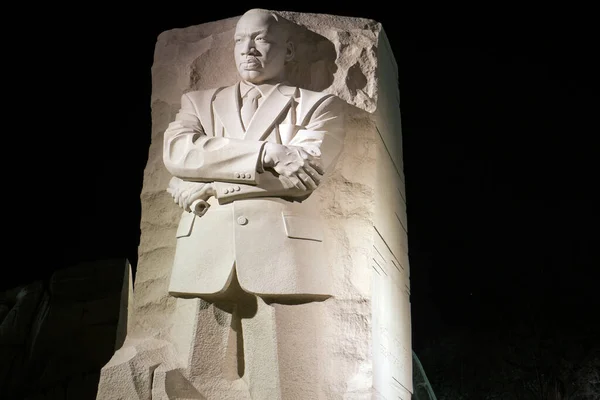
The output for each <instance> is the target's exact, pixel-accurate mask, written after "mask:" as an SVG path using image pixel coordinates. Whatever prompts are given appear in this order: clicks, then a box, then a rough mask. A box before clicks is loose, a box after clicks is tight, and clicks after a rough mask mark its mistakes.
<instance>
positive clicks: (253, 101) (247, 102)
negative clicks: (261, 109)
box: [241, 88, 260, 129]
mask: <svg viewBox="0 0 600 400" xmlns="http://www.w3.org/2000/svg"><path fill="white" fill-rule="evenodd" d="M259 97H260V91H259V90H258V89H256V88H252V89H250V91H249V92H248V93H247V94H246V96H245V97H244V103H243V105H242V111H241V112H242V122H243V123H244V129H248V125H249V124H250V120H251V119H252V116H253V115H254V113H255V112H256V109H257V108H258V98H259Z"/></svg>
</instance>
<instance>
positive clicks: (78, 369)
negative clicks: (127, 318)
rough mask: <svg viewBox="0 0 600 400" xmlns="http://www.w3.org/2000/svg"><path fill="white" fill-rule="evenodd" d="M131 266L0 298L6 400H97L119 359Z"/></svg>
mask: <svg viewBox="0 0 600 400" xmlns="http://www.w3.org/2000/svg"><path fill="white" fill-rule="evenodd" d="M126 266H127V264H126V261H125V260H104V261H97V262H90V263H83V264H80V265H76V266H74V267H70V268H66V269H62V270H59V271H57V272H55V273H54V275H53V276H52V277H51V279H50V281H49V282H46V284H44V283H43V282H41V281H38V282H34V283H31V284H28V285H25V286H20V287H17V288H14V289H12V290H9V291H7V292H4V293H0V304H2V306H3V307H1V308H0V309H3V310H5V312H4V313H3V314H4V316H2V315H0V398H2V399H48V400H49V399H56V400H63V399H82V400H83V399H93V398H94V397H95V394H96V391H97V386H98V379H99V376H100V369H101V368H102V367H103V366H104V365H105V364H106V363H107V361H108V360H110V357H111V356H112V354H113V353H114V351H115V339H116V337H117V324H118V321H119V318H120V315H119V313H120V303H121V300H122V299H121V291H122V288H121V285H122V284H123V272H124V271H125V270H126Z"/></svg>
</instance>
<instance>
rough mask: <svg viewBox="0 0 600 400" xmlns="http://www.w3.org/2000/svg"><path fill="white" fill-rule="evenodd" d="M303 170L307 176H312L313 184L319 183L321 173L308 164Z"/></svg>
mask: <svg viewBox="0 0 600 400" xmlns="http://www.w3.org/2000/svg"><path fill="white" fill-rule="evenodd" d="M304 171H305V172H306V173H307V174H308V176H310V177H311V178H312V180H313V181H315V184H316V185H317V186H319V185H320V184H321V177H322V175H321V174H319V173H318V172H317V171H316V170H315V169H314V168H313V167H311V166H310V165H305V166H304Z"/></svg>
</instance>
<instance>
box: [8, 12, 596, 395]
mask: <svg viewBox="0 0 600 400" xmlns="http://www.w3.org/2000/svg"><path fill="white" fill-rule="evenodd" d="M222 4H225V3H222ZM304 4H305V5H302V6H291V5H290V6H285V7H281V6H278V5H276V4H274V3H273V2H263V3H256V4H248V5H247V6H244V7H241V6H229V5H227V7H222V8H220V9H218V8H216V7H219V3H215V6H214V7H215V8H213V9H211V10H208V9H206V8H205V6H204V5H203V4H202V3H196V4H195V5H194V4H192V3H187V4H184V3H177V4H173V5H170V4H168V3H164V4H163V6H162V8H161V9H159V8H156V7H157V6H153V7H152V8H151V9H148V10H145V9H143V8H140V9H138V10H136V11H135V12H134V10H125V9H121V8H119V7H117V6H110V7H109V6H102V5H100V4H97V5H96V7H99V8H98V9H96V10H84V9H81V10H77V9H74V10H73V9H70V10H69V12H73V13H75V16H71V17H67V15H66V14H64V15H63V16H62V17H60V18H59V19H56V20H50V19H49V20H48V21H47V22H46V24H44V28H43V29H42V30H43V32H39V33H38V34H36V35H37V39H36V40H35V43H36V44H35V45H34V44H32V42H31V41H30V40H26V39H25V38H24V37H23V38H22V41H21V42H20V43H21V44H20V45H18V46H17V47H18V48H16V49H15V50H14V52H13V53H11V54H13V57H12V58H11V59H12V63H13V67H14V68H15V69H16V70H17V71H18V72H19V73H20V75H19V76H22V77H23V78H22V79H21V80H20V82H21V84H22V85H24V86H22V87H20V88H19V89H18V90H19V92H21V96H23V98H22V99H21V100H18V102H17V107H16V108H17V109H18V112H19V113H22V115H21V116H20V117H19V120H20V122H19V121H13V123H15V126H16V127H17V129H16V131H14V133H12V134H10V135H9V133H8V132H6V131H5V132H4V134H5V135H9V136H10V138H9V141H10V142H11V144H10V146H11V148H10V151H9V153H10V155H11V159H12V157H15V158H16V159H17V160H20V161H17V162H16V163H15V162H11V164H12V165H11V166H10V167H9V169H8V170H7V172H6V173H7V174H10V175H11V176H12V178H11V180H12V182H13V183H11V184H9V185H8V186H9V187H11V188H10V189H8V200H9V201H12V202H13V203H15V214H14V215H11V216H9V217H10V218H16V221H17V222H16V223H15V226H17V228H14V230H18V234H17V236H16V237H17V238H21V239H17V241H16V242H18V243H19V246H21V247H22V246H28V248H27V250H26V251H23V250H22V249H21V247H19V246H14V247H13V248H9V249H7V251H8V253H11V256H10V259H14V260H17V261H12V262H11V264H12V265H15V264H14V263H15V262H16V263H17V264H18V266H19V267H18V268H16V269H14V272H13V273H11V274H9V275H8V276H5V278H6V279H4V280H2V285H1V287H0V291H1V290H4V289H8V288H10V287H13V286H16V285H19V284H22V283H26V282H29V281H31V280H35V279H43V278H45V277H47V276H48V275H49V274H50V273H51V272H52V271H53V270H55V269H58V268H61V267H64V266H67V265H72V264H75V263H77V262H80V261H83V260H91V259H97V258H109V257H128V258H129V259H130V260H131V261H132V262H134V263H135V262H136V252H137V244H138V240H139V218H140V203H139V193H140V190H141V184H142V172H143V168H144V166H145V161H146V159H145V157H146V154H147V149H148V145H149V140H150V126H151V121H150V93H151V86H150V77H151V71H150V68H151V65H152V58H153V50H154V44H155V41H156V37H157V35H158V34H159V33H160V32H162V31H164V30H167V29H172V28H177V27H185V26H189V25H194V24H200V23H203V22H208V21H211V20H217V19H221V18H227V17H232V16H236V15H240V14H242V13H243V12H244V11H245V10H246V9H248V8H251V7H264V8H273V9H285V10H289V11H300V12H316V13H331V14H339V15H348V16H357V17H364V18H372V19H375V20H377V21H379V22H381V23H382V24H383V27H384V29H385V30H386V33H387V34H388V36H389V40H390V42H391V46H392V48H393V51H394V53H395V57H396V60H397V62H398V65H399V75H400V82H399V85H400V97H401V114H402V125H403V143H404V159H405V165H404V172H405V175H406V193H407V201H408V208H407V212H408V231H409V234H408V237H409V253H410V264H411V265H410V267H411V286H412V294H411V302H412V318H413V321H412V323H413V346H414V349H415V351H416V352H417V354H418V355H419V356H420V357H421V358H422V361H423V364H424V367H425V370H426V372H427V373H428V374H429V375H430V379H431V381H432V385H433V387H434V390H436V393H438V397H439V395H440V394H441V393H442V392H444V393H446V391H447V390H450V389H447V386H444V385H450V386H451V385H452V384H449V383H448V382H446V381H444V382H442V381H443V379H442V378H444V379H448V380H451V379H450V377H449V375H448V373H445V372H444V370H443V368H442V366H441V365H443V364H444V363H450V367H453V366H454V367H456V366H457V365H458V362H459V361H456V363H454V361H452V360H457V359H461V357H462V360H463V361H461V362H462V363H465V365H467V364H468V365H470V368H471V369H470V371H471V375H470V377H467V378H464V379H465V380H467V381H470V383H469V384H466V383H464V382H462V381H461V385H463V389H462V393H463V394H462V396H466V397H460V398H465V399H466V398H469V399H476V398H480V397H477V393H478V391H479V393H483V392H484V391H487V390H488V389H489V388H490V387H492V386H493V385H496V384H493V383H485V382H488V381H485V382H484V378H481V377H480V376H477V375H476V374H477V368H476V367H475V366H479V368H482V369H484V370H485V369H489V370H492V369H493V368H496V367H495V365H497V364H494V362H495V361H492V360H491V356H489V355H490V354H492V353H494V354H496V353H498V352H500V353H501V352H502V351H503V350H502V349H503V348H504V347H502V346H504V345H505V344H506V343H508V342H509V341H510V340H512V339H509V338H514V337H515V336H514V335H516V333H515V332H521V333H522V332H523V329H525V330H528V329H529V330H533V331H535V332H536V333H535V334H534V335H533V336H531V335H530V336H528V337H527V338H524V339H522V340H521V339H519V340H520V345H523V343H530V342H528V340H529V341H533V342H535V343H536V344H534V345H531V346H530V345H527V346H528V347H527V348H528V349H531V348H532V346H537V344H539V343H542V342H543V343H547V340H546V337H548V338H550V339H548V340H549V342H548V343H550V344H549V346H550V348H551V349H556V348H557V346H559V343H560V346H562V347H560V346H559V347H560V351H559V350H557V351H559V352H563V353H564V354H572V353H573V351H575V350H572V349H571V348H570V347H569V348H567V347H568V346H567V347H565V346H563V345H562V343H577V344H578V345H581V346H583V347H584V348H583V350H580V352H583V353H584V354H585V353H589V352H590V351H592V350H591V349H592V348H593V347H594V346H596V350H597V349H598V347H597V343H598V342H599V340H598V339H600V335H599V332H600V322H599V319H598V317H597V316H598V315H600V312H599V309H600V300H599V299H600V295H598V282H599V281H598V279H597V273H596V270H597V269H598V267H600V262H599V258H598V256H597V250H596V248H597V243H598V241H597V237H598V235H597V233H596V231H597V226H598V218H597V216H598V212H597V207H598V204H597V201H596V197H595V193H596V191H597V189H596V186H597V184H598V179H597V174H598V171H599V168H598V164H597V163H598V147H597V145H596V142H597V136H598V132H599V129H598V118H597V115H598V104H599V103H598V95H597V93H598V92H597V90H596V89H594V85H593V84H592V82H593V80H594V78H595V77H596V75H597V71H598V69H597V64H595V58H596V57H597V50H598V45H597V42H595V41H594V39H593V35H592V32H593V24H592V25H590V24H589V23H588V22H587V21H586V20H585V18H586V15H587V14H590V13H591V10H584V9H581V10H574V9H566V8H563V9H556V10H549V9H535V10H531V12H525V10H523V9H517V8H515V9H511V10H501V9H497V8H496V9H494V8H491V9H490V10H484V9H479V8H465V9H458V8H450V9H444V10H442V9H436V7H435V6H433V5H431V7H430V8H428V7H425V6H421V7H422V9H420V10H417V9H416V7H415V8H409V7H407V6H405V5H403V4H401V3H394V2H389V3H388V5H383V3H381V4H377V5H375V6H373V8H372V9H368V8H364V7H366V6H365V5H366V4H371V2H365V3H364V4H365V5H363V7H358V6H353V7H351V6H349V5H347V4H349V3H346V2H340V3H338V4H339V5H335V4H336V3H335V2H331V5H325V2H320V3H319V2H310V3H309V2H305V3H304ZM499 6H500V4H497V5H496V4H495V5H492V4H490V5H489V7H499ZM103 7H104V8H103ZM545 7H546V6H545ZM563 7H564V5H563ZM53 11H54V12H57V11H58V12H59V13H60V10H57V9H53ZM65 12H66V10H65ZM138 13H147V14H146V15H145V16H144V15H142V14H138ZM94 18H99V20H98V21H97V22H93V19H94ZM59 21H60V22H59ZM46 25H47V26H46ZM22 29H23V31H27V28H26V27H23V28H22ZM14 83H15V82H13V84H14ZM14 104H15V103H13V105H14ZM5 118H7V119H10V117H9V116H7V115H5ZM19 127H20V128H19ZM24 137H28V138H29V139H26V141H25V142H23V138H24ZM13 141H14V143H15V144H12V143H13ZM14 146H17V147H14ZM23 146H32V147H33V151H32V152H26V151H25V152H24V151H23V150H22V149H23V148H24V147H23ZM26 153H29V155H27V154H26ZM38 153H39V154H38ZM19 154H20V155H19ZM31 154H35V156H31ZM28 157H34V158H33V160H34V161H33V165H35V167H34V169H35V171H32V172H27V173H26V175H29V174H31V175H29V176H30V178H31V180H29V179H27V178H26V180H25V182H24V183H23V184H22V185H17V187H15V183H16V182H22V181H21V178H19V176H22V175H24V174H25V173H24V169H27V168H30V167H31V165H30V161H26V160H27V159H31V158H28ZM28 171H29V170H28ZM32 200H33V201H32ZM23 206H25V207H23ZM11 229H13V228H11ZM36 232H37V233H36ZM9 235H10V233H9ZM35 237H37V238H38V239H35ZM38 240H39V243H38ZM5 268H6V270H9V269H13V267H9V266H7V267H5ZM536 335H537V336H536ZM457 337H458V338H459V339H456V340H455V341H454V342H452V340H454V339H452V340H451V339H448V338H457ZM491 337H494V338H495V339H494V340H492V339H490V338H491ZM444 340H446V341H451V342H452V343H453V344H452V343H451V344H447V346H449V347H443V346H446V345H444V344H443V343H445V342H444ZM536 340H537V342H536ZM492 341H493V342H494V343H496V344H495V345H493V344H492ZM533 342H531V343H533ZM538 342H539V343H538ZM457 343H458V344H457ZM497 343H500V344H497ZM518 345H519V343H518V344H517V346H518ZM436 346H437V347H436ZM452 346H454V347H452ZM456 346H458V350H457V347H456ZM493 346H496V347H497V349H496V350H494V349H492V350H490V349H491V348H492V347H493ZM574 346H575V345H574ZM586 346H587V347H586ZM498 349H500V350H498ZM563 350H564V351H563ZM553 351H554V350H551V351H550V352H549V353H548V354H555V353H553ZM430 353H431V354H434V355H431V354H430ZM563 353H561V354H563ZM428 354H429V355H428ZM474 354H475V355H474ZM477 354H478V355H477ZM557 357H558V356H557ZM564 357H566V358H567V359H569V357H571V358H570V360H575V361H572V363H574V364H578V363H580V362H583V361H581V360H583V359H584V358H585V357H584V356H574V355H570V356H564ZM577 357H579V358H577ZM581 357H583V358H581ZM436 360H437V361H436ZM578 360H579V361H578ZM486 362H489V365H488V364H486ZM586 362H587V361H586ZM453 363H454V364H453ZM461 365H462V364H461ZM450 367H449V368H450ZM465 368H466V369H465V370H466V371H467V370H469V369H468V368H467V367H465ZM515 368H516V367H515ZM438 370H439V371H438ZM430 371H431V372H430ZM436 371H438V372H436ZM467 373H468V371H467V372H465V374H467ZM486 376H487V375H486ZM485 379H487V378H485ZM499 379H500V378H499ZM509 379H512V378H510V377H508V378H506V381H508V380H509ZM474 382H477V383H474ZM454 383H456V382H454ZM456 385H458V384H457V383H456ZM456 385H455V386H456ZM465 385H466V386H465ZM469 385H470V386H469ZM477 385H479V386H477ZM486 385H487V386H486ZM448 393H449V392H448ZM469 396H470V397H469ZM455 398H459V397H455ZM509 398H512V397H509ZM514 398H517V397H514ZM524 398H525V397H524ZM532 398H533V397H532ZM539 398H540V399H541V398H542V397H539ZM547 398H548V399H550V397H547Z"/></svg>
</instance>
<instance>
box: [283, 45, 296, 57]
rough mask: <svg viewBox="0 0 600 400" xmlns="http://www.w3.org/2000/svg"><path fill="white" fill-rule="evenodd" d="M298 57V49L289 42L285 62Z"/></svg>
mask: <svg viewBox="0 0 600 400" xmlns="http://www.w3.org/2000/svg"><path fill="white" fill-rule="evenodd" d="M295 56H296V47H294V43H293V42H291V41H288V42H287V48H286V51H285V62H290V61H292V60H293V59H294V57H295Z"/></svg>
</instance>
